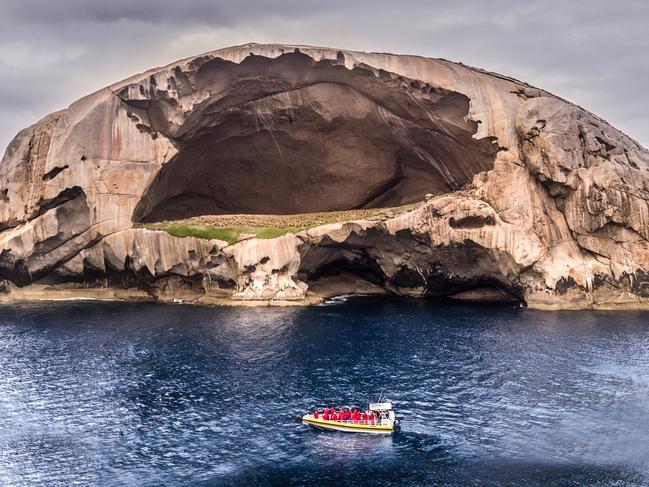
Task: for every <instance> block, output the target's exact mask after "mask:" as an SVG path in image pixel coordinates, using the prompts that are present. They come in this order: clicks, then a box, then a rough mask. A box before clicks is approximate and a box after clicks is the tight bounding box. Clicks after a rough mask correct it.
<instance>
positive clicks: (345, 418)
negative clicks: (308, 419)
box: [313, 408, 376, 424]
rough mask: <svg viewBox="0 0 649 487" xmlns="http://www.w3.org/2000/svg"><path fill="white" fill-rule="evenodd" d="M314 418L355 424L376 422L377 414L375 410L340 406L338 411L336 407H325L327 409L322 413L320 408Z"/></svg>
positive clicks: (315, 412)
mask: <svg viewBox="0 0 649 487" xmlns="http://www.w3.org/2000/svg"><path fill="white" fill-rule="evenodd" d="M313 417H314V419H319V418H321V419H323V420H325V421H342V422H345V423H354V424H375V420H376V418H375V416H374V412H373V411H369V410H368V411H365V412H362V413H361V412H360V411H359V410H358V409H352V408H348V409H347V410H346V411H345V409H344V408H340V409H339V410H338V411H336V409H335V408H331V409H329V408H325V410H324V411H323V412H322V413H320V412H319V411H318V410H316V411H314V413H313Z"/></svg>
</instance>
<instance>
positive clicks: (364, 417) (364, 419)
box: [363, 413, 367, 423]
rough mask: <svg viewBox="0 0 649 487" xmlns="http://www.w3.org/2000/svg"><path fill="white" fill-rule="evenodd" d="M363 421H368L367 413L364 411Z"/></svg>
mask: <svg viewBox="0 0 649 487" xmlns="http://www.w3.org/2000/svg"><path fill="white" fill-rule="evenodd" d="M363 422H364V423H367V413H363Z"/></svg>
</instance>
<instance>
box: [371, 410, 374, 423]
mask: <svg viewBox="0 0 649 487" xmlns="http://www.w3.org/2000/svg"><path fill="white" fill-rule="evenodd" d="M370 424H374V412H373V411H372V412H370Z"/></svg>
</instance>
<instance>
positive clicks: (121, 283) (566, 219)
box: [0, 44, 649, 308]
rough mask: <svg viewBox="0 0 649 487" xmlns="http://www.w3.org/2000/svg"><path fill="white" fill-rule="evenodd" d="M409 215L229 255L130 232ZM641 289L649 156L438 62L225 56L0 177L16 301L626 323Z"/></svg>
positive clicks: (103, 107) (485, 78)
mask: <svg viewBox="0 0 649 487" xmlns="http://www.w3.org/2000/svg"><path fill="white" fill-rule="evenodd" d="M413 202H421V203H420V204H419V205H417V206H416V207H414V209H412V210H411V211H408V212H406V213H404V214H400V215H398V216H394V214H393V213H391V212H390V211H389V210H386V211H385V212H384V215H383V218H381V219H380V220H376V221H350V222H345V223H336V224H331V225H325V226H321V227H316V228H312V229H309V230H306V231H303V232H300V233H298V234H296V235H293V234H289V235H286V236H284V237H279V238H276V239H271V240H259V239H242V240H241V241H239V242H237V243H236V244H234V245H228V244H227V243H225V242H222V241H216V240H214V241H208V240H201V239H196V238H177V237H172V236H170V235H168V234H167V233H165V232H159V231H155V232H154V231H149V230H144V229H140V228H134V224H135V223H139V222H152V221H160V220H164V219H176V218H185V217H190V216H197V215H205V214H234V213H267V214H272V213H274V214H290V213H304V212H309V211H331V210H344V209H352V208H370V207H391V206H396V205H401V204H406V203H413ZM648 272H649V151H647V150H646V149H644V148H642V147H641V146H640V145H639V144H638V143H637V142H635V141H634V140H632V139H631V138H629V137H627V136H626V135H624V134H623V133H621V132H619V131H618V130H616V129H614V128H613V127H611V126H610V125H609V124H608V123H606V122H605V121H604V120H601V119H600V118H598V117H596V116H594V115H593V114H591V113H589V112H587V111H585V110H583V109H581V108H579V107H577V106H575V105H573V104H570V103H568V102H566V101H564V100H562V99H560V98H558V97H556V96H554V95H552V94H550V93H547V92H545V91H543V90H539V89H536V88H533V87H530V86H528V85H526V84H524V83H521V82H518V81H516V80H513V79H510V78H506V77H503V76H500V75H496V74H493V73H487V72H484V71H481V70H478V69H474V68H470V67H466V66H464V65H460V64H455V63H451V62H448V61H444V60H438V59H426V58H421V57H414V56H397V55H390V54H377V53H360V52H351V51H339V50H332V49H326V48H314V47H304V46H282V45H257V44H248V45H243V46H237V47H232V48H227V49H222V50H219V51H214V52H211V53H207V54H204V55H201V56H197V57H193V58H189V59H185V60H182V61H179V62H177V63H173V64H171V65H169V66H166V67H163V68H158V69H153V70H151V71H148V72H146V73H143V74H140V75H137V76H134V77H132V78H129V79H127V80H124V81H121V82H119V83H116V84H114V85H111V86H109V87H107V88H105V89H103V90H100V91H98V92H96V93H94V94H92V95H89V96H87V97H85V98H82V99H81V100H79V101H77V102H75V103H74V104H72V105H71V106H70V107H69V108H67V109H65V110H63V111H60V112H57V113H54V114H52V115H49V116H47V117H45V118H44V119H43V120H41V121H40V122H38V123H36V124H35V125H33V126H32V127H29V128H27V129H25V130H23V131H22V132H20V133H19V134H18V135H17V137H16V138H15V139H14V140H13V141H12V142H11V144H10V145H9V147H8V148H7V151H6V153H5V156H4V158H3V159H2V162H1V163H0V280H4V283H1V282H0V290H4V292H5V293H9V296H11V294H12V293H14V294H20V293H19V292H17V289H18V288H22V289H23V290H24V289H27V287H28V286H62V285H65V286H67V287H68V288H69V287H70V286H74V285H78V286H79V287H84V288H86V289H87V288H92V287H97V288H102V289H103V288H106V287H112V288H134V289H139V290H145V291H146V292H147V293H148V294H149V295H151V296H154V297H161V298H166V299H169V298H173V297H180V298H183V299H184V298H188V299H198V298H200V299H203V300H206V301H209V300H210V299H212V300H213V301H214V302H217V301H218V300H220V299H228V300H230V301H234V302H239V301H240V302H246V303H248V302H254V303H262V302H263V303H269V302H275V303H291V302H302V301H304V300H305V299H306V300H307V301H308V300H309V292H308V291H307V289H308V287H309V285H312V288H313V289H315V290H317V291H318V292H319V293H321V294H323V295H331V294H337V293H343V292H387V293H395V294H399V295H408V296H422V297H423V296H455V297H457V298H458V299H486V300H493V299H497V297H498V296H502V297H503V299H504V300H509V299H511V298H515V299H519V300H521V301H524V302H526V303H528V304H530V305H534V306H538V307H556V308H580V307H593V306H594V307H609V306H611V307H612V306H626V307H640V306H646V305H647V304H648V303H649V274H648ZM39 289H40V288H39ZM23 294H24V293H23ZM139 295H141V294H138V296H139ZM218 302H220V301H218Z"/></svg>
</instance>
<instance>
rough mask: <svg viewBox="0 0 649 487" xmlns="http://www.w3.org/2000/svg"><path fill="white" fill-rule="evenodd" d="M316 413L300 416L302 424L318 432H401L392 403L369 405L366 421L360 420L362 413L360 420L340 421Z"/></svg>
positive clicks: (378, 433)
mask: <svg viewBox="0 0 649 487" xmlns="http://www.w3.org/2000/svg"><path fill="white" fill-rule="evenodd" d="M325 411H327V410H325ZM316 412H317V413H318V414H315V413H310V414H305V415H304V416H302V423H303V424H305V425H308V426H311V427H312V428H315V429H318V430H323V431H343V432H345V433H370V434H375V435H390V434H392V433H395V432H398V431H400V430H401V425H400V421H399V419H398V418H397V417H396V416H395V413H394V410H393V409H392V403H389V402H375V403H370V405H369V407H368V412H370V414H369V415H368V417H367V419H362V413H360V416H361V417H360V418H358V417H357V416H355V417H354V419H352V418H346V419H340V417H339V416H338V415H336V416H335V417H336V418H337V419H332V418H331V417H328V415H326V414H321V413H319V412H318V411H316ZM323 416H325V417H327V419H325V417H323Z"/></svg>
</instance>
